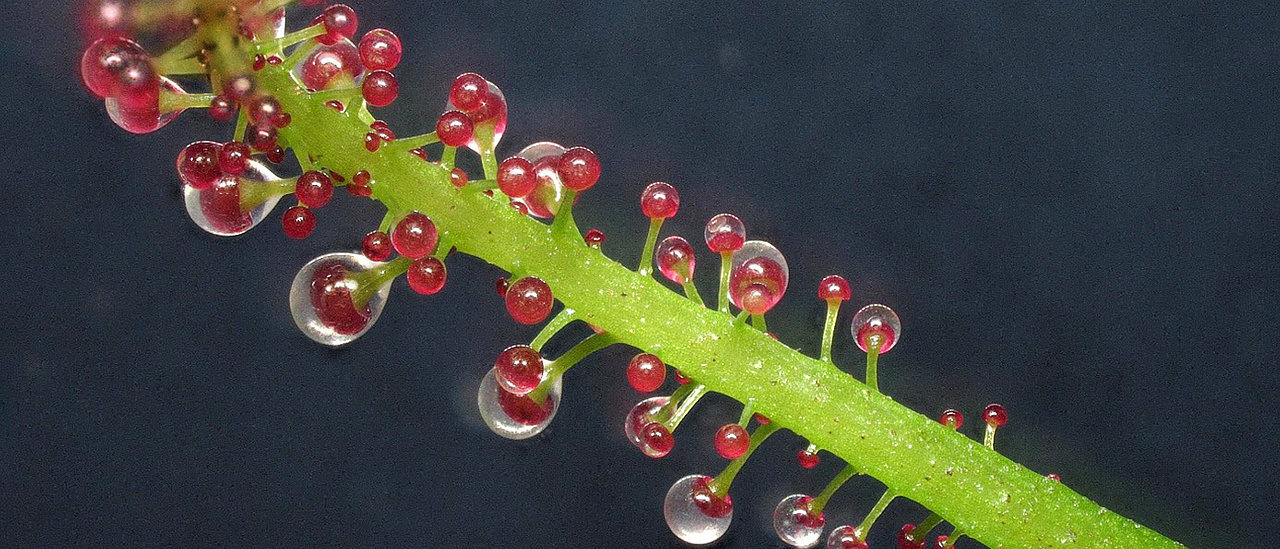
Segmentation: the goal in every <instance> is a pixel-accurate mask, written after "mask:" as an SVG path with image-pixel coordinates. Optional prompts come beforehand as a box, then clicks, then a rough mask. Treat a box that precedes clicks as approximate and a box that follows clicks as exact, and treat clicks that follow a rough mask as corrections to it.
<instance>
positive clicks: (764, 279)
mask: <svg viewBox="0 0 1280 549" xmlns="http://www.w3.org/2000/svg"><path fill="white" fill-rule="evenodd" d="M788 276H789V274H788V270H787V260H786V258H784V257H783V256H782V253H781V252H779V251H778V249H777V248H775V247H773V245H772V244H769V243H768V242H764V241H761V240H751V241H748V242H747V243H745V244H743V246H742V249H740V250H738V251H737V252H736V253H735V254H734V256H733V266H732V268H731V270H730V272H729V300H730V301H732V302H733V304H734V306H736V307H738V308H739V309H742V310H744V311H747V312H748V313H750V314H753V315H759V314H764V313H766V312H768V311H769V309H772V308H773V306H774V305H777V304H778V301H780V300H782V296H783V294H784V293H786V291H787V278H788Z"/></svg>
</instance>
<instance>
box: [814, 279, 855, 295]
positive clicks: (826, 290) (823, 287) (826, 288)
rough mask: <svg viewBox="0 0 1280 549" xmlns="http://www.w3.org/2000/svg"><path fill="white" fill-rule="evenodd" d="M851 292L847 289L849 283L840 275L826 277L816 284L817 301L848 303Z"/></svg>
mask: <svg viewBox="0 0 1280 549" xmlns="http://www.w3.org/2000/svg"><path fill="white" fill-rule="evenodd" d="M851 297H853V291H852V290H850V289H849V281H847V280H845V279H844V277H843V276H840V275H828V276H826V277H824V278H823V279H822V281H821V282H819V283H818V299H821V300H823V301H833V300H836V299H839V300H840V301H849V298H851Z"/></svg>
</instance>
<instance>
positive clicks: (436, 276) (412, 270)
mask: <svg viewBox="0 0 1280 549" xmlns="http://www.w3.org/2000/svg"><path fill="white" fill-rule="evenodd" d="M406 278H408V280H409V287H410V288H412V289H413V291H415V292H418V293H420V294H422V295H432V294H434V293H436V292H439V291H440V290H441V289H443V288H444V282H445V279H446V278H448V271H447V270H446V269H445V267H444V263H443V262H442V261H440V260H439V259H436V258H434V257H431V256H427V257H423V258H419V259H415V260H413V263H410V264H409V271H408V273H406Z"/></svg>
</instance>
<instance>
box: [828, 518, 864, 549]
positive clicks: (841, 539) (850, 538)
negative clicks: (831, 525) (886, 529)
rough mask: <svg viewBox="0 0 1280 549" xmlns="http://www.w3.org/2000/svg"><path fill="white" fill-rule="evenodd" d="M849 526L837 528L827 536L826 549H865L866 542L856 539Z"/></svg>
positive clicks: (852, 528) (851, 527)
mask: <svg viewBox="0 0 1280 549" xmlns="http://www.w3.org/2000/svg"><path fill="white" fill-rule="evenodd" d="M855 534H856V530H855V529H854V527H853V526H851V525H848V524H846V525H844V526H840V527H837V528H836V529H834V530H832V531H831V534H830V535H828V536H827V549H867V542H865V541H862V540H860V539H858V536H857V535H855Z"/></svg>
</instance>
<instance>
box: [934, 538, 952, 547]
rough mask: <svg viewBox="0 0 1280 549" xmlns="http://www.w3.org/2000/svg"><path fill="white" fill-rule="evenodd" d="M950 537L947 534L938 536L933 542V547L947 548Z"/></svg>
mask: <svg viewBox="0 0 1280 549" xmlns="http://www.w3.org/2000/svg"><path fill="white" fill-rule="evenodd" d="M948 539H949V538H948V537H947V536H946V535H941V536H938V539H936V540H934V542H933V549H947V540H948Z"/></svg>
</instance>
